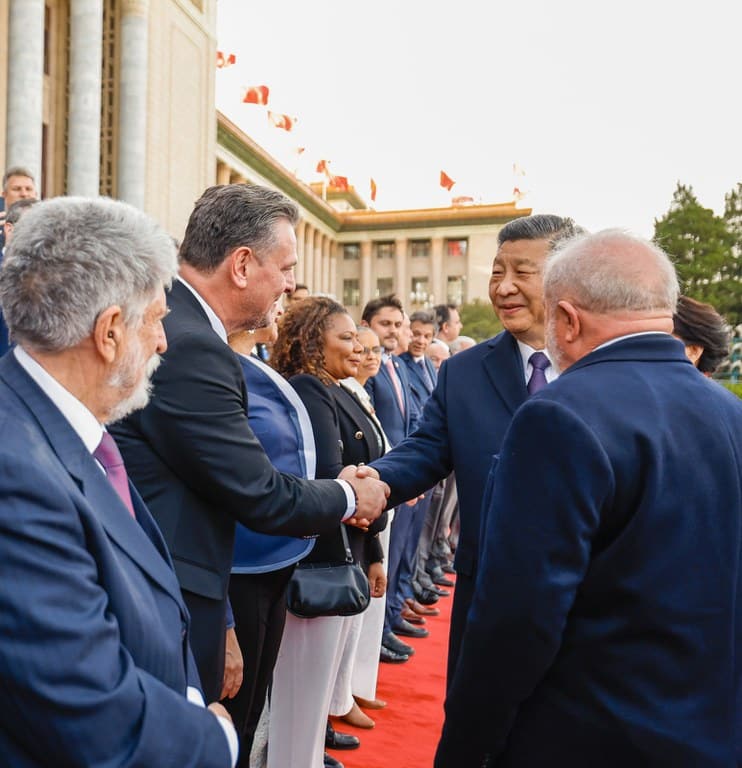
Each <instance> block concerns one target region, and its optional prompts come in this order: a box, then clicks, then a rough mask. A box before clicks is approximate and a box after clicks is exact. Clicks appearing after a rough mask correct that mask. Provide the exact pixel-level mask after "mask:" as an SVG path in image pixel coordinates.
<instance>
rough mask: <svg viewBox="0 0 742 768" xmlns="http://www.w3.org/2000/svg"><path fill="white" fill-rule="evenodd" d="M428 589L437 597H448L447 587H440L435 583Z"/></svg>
mask: <svg viewBox="0 0 742 768" xmlns="http://www.w3.org/2000/svg"><path fill="white" fill-rule="evenodd" d="M430 591H431V592H433V593H435V594H436V595H438V597H448V596H449V595H450V594H451V593H450V592H449V591H448V590H447V589H441V588H440V587H437V586H436V585H435V584H434V585H433V586H432V587H431V588H430Z"/></svg>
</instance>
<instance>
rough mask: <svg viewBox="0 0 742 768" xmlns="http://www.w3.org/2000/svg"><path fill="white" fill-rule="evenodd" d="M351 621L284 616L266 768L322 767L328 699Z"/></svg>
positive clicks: (325, 617)
mask: <svg viewBox="0 0 742 768" xmlns="http://www.w3.org/2000/svg"><path fill="white" fill-rule="evenodd" d="M354 618H355V617H353V616H348V617H343V616H321V617H319V618H316V619H297V618H296V617H295V616H292V615H291V614H290V613H289V614H287V615H286V627H285V629H284V632H283V639H282V640H281V649H280V650H279V652H278V660H277V661H276V666H275V669H274V670H273V688H272V690H271V697H270V722H269V727H268V768H324V760H323V755H324V751H325V729H326V726H327V715H328V713H329V709H330V699H331V696H332V691H333V687H334V683H335V679H336V678H337V673H338V669H339V667H340V663H341V660H342V658H343V655H344V650H345V646H346V641H347V638H348V634H349V632H350V630H351V627H352V623H353V619H354Z"/></svg>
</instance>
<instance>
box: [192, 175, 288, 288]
mask: <svg viewBox="0 0 742 768" xmlns="http://www.w3.org/2000/svg"><path fill="white" fill-rule="evenodd" d="M281 220H286V221H288V222H289V224H291V226H292V227H296V225H297V224H298V223H299V209H298V207H297V205H296V203H294V201H293V200H291V199H290V198H288V197H286V195H284V194H283V193H281V192H278V191H277V190H275V189H269V188H268V187H260V186H257V185H253V184H222V185H219V186H215V187H209V188H208V189H207V190H206V191H205V192H204V193H203V194H202V195H201V197H200V198H199V199H198V200H197V201H196V205H195V207H194V209H193V211H192V213H191V216H190V218H189V219H188V226H187V227H186V231H185V235H184V237H183V242H182V243H181V246H180V258H181V261H184V262H186V263H187V264H190V265H191V266H192V267H194V268H195V269H197V270H199V271H200V272H206V273H209V272H213V271H214V270H215V269H217V267H219V265H220V264H221V263H222V262H223V261H224V259H225V258H226V257H227V254H228V253H230V251H233V250H234V249H235V248H240V247H243V246H247V247H250V248H252V249H253V251H254V252H255V255H256V258H257V259H258V261H259V262H261V263H262V262H263V261H264V259H265V257H266V251H268V250H269V249H270V248H271V247H272V246H273V244H274V242H275V238H276V223H277V222H279V221H281Z"/></svg>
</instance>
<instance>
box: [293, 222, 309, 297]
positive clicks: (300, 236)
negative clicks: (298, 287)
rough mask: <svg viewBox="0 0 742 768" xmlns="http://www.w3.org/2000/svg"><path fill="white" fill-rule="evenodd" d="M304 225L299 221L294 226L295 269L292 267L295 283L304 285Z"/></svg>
mask: <svg viewBox="0 0 742 768" xmlns="http://www.w3.org/2000/svg"><path fill="white" fill-rule="evenodd" d="M305 226H306V223H305V222H304V221H300V222H299V223H298V224H297V225H296V267H294V275H295V276H296V282H297V283H304V284H306V280H305V279H304V269H305V267H306V259H305V257H304V227H305Z"/></svg>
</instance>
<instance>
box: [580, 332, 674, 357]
mask: <svg viewBox="0 0 742 768" xmlns="http://www.w3.org/2000/svg"><path fill="white" fill-rule="evenodd" d="M657 334H660V335H662V336H669V335H670V334H669V333H665V332H664V331H641V333H627V334H626V335H624V336H617V337H616V338H615V339H608V341H604V342H603V343H602V344H599V345H598V346H597V347H595V349H603V347H610V346H611V344H615V343H616V342H618V341H623V340H624V339H633V338H636V337H637V336H655V335H657ZM595 349H593V352H595Z"/></svg>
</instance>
